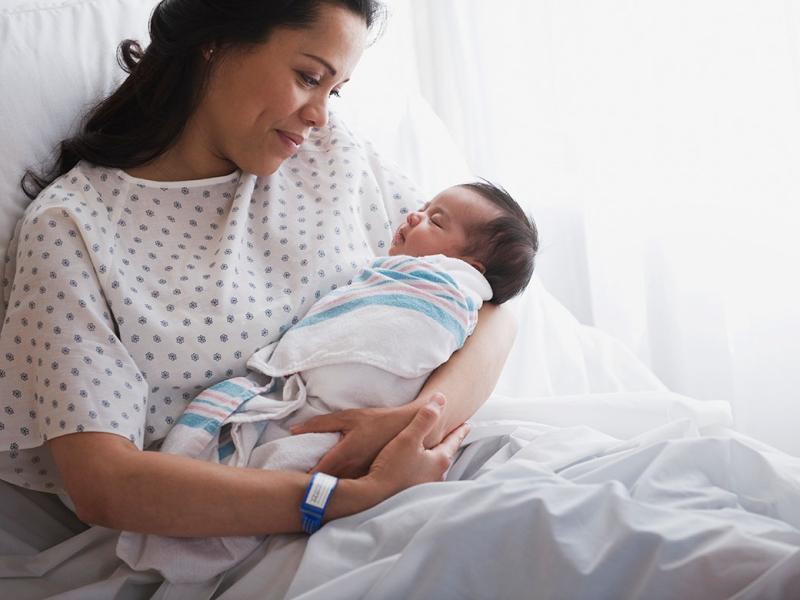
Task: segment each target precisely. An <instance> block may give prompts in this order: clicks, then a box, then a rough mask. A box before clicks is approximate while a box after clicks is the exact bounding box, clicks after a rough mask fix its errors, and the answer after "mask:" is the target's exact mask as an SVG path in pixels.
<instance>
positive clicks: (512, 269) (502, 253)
mask: <svg viewBox="0 0 800 600" xmlns="http://www.w3.org/2000/svg"><path fill="white" fill-rule="evenodd" d="M461 187H464V188H467V189H469V190H472V191H473V192H476V193H478V194H480V195H481V196H482V197H483V198H486V199H487V200H488V201H489V202H491V203H492V204H494V205H495V206H496V207H498V208H499V209H501V210H502V211H503V213H504V214H503V215H502V216H500V217H497V218H495V219H492V220H491V221H489V223H487V224H486V225H481V226H480V227H476V228H475V229H474V230H473V231H471V232H470V234H471V235H470V238H471V240H472V241H471V243H470V244H469V246H468V247H467V249H466V250H465V254H466V255H467V256H471V257H473V258H475V259H476V260H479V261H480V262H481V263H483V266H484V267H485V268H486V272H485V273H484V274H483V275H484V277H486V279H487V281H488V282H489V285H491V286H492V292H493V296H492V299H491V302H492V304H502V303H503V302H505V301H507V300H510V299H511V298H513V297H514V296H516V295H517V294H520V293H522V291H523V290H524V289H525V288H526V287H527V285H528V283H529V282H530V280H531V276H532V275H533V266H534V259H535V258H536V253H537V252H538V251H539V232H538V231H537V230H536V223H534V221H533V219H532V218H531V217H530V216H529V215H527V214H525V211H524V210H522V208H521V207H520V205H519V204H517V203H516V201H515V200H514V199H513V198H512V197H511V195H510V194H509V193H508V192H507V191H506V190H504V189H503V188H502V187H500V186H497V185H494V184H493V183H491V182H489V181H486V180H485V179H484V180H483V181H477V182H474V183H464V184H461Z"/></svg>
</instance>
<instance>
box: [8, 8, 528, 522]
mask: <svg viewBox="0 0 800 600" xmlns="http://www.w3.org/2000/svg"><path fill="white" fill-rule="evenodd" d="M378 12H379V7H378V6H377V4H376V3H375V2H374V1H372V0H341V1H338V0H294V1H288V0H287V1H281V2H256V1H252V0H251V1H245V0H240V1H234V0H228V1H226V2H205V1H198V0H165V1H164V2H161V3H160V4H159V5H158V7H157V8H156V9H155V12H154V14H153V16H152V19H151V23H150V33H151V38H152V39H151V44H150V45H149V46H148V47H147V48H146V49H144V50H142V49H141V48H140V47H139V46H138V45H137V44H136V43H135V42H132V41H130V40H128V41H125V42H124V43H123V44H122V46H121V51H120V52H121V59H122V61H123V62H124V65H125V66H126V70H127V71H128V72H129V76H128V77H127V79H126V80H125V81H124V82H123V83H122V85H121V86H120V87H119V88H118V89H117V90H116V91H115V92H114V93H113V94H111V95H110V96H109V97H108V98H106V99H105V100H103V101H102V102H101V103H100V104H99V105H97V106H96V107H95V108H94V109H93V110H92V111H91V112H90V114H89V115H88V116H87V117H86V119H85V120H84V125H83V127H82V129H81V130H80V131H79V133H78V134H77V135H76V136H75V137H73V138H70V139H68V140H65V141H64V142H63V143H62V144H61V146H60V154H59V158H58V162H57V163H56V166H55V168H54V171H53V172H52V173H51V174H49V175H44V176H43V175H36V174H34V173H29V174H28V175H27V177H26V182H25V183H26V186H27V187H26V191H27V192H29V195H31V196H32V197H33V196H36V199H35V201H34V202H33V203H32V204H31V206H30V207H29V209H28V211H27V212H26V214H25V217H24V220H23V222H22V225H21V229H20V231H19V233H18V235H17V251H16V257H17V264H16V272H15V277H14V285H13V288H12V290H11V296H10V299H9V302H8V313H7V319H6V322H5V323H4V326H3V329H2V338H1V339H0V342H1V343H2V344H1V345H2V348H3V356H0V394H2V397H3V398H4V402H6V403H7V406H6V410H5V414H3V415H2V417H0V420H2V422H3V425H4V426H3V428H2V430H0V478H2V479H4V480H6V481H8V482H10V483H13V484H16V485H20V486H24V487H27V488H30V489H33V490H39V491H44V492H52V493H58V494H60V495H61V496H62V497H63V498H64V499H65V500H66V501H67V502H68V503H71V504H72V505H73V506H74V509H75V511H76V513H77V515H78V516H79V517H80V518H81V519H82V520H83V521H85V522H87V523H92V524H99V525H104V526H106V527H110V528H113V529H120V530H128V531H137V532H145V533H157V534H162V535H170V536H215V535H258V534H269V533H278V532H296V531H301V524H302V522H301V512H300V510H299V508H300V505H301V503H302V502H303V501H304V499H305V494H306V491H307V488H308V487H309V483H310V479H311V477H312V475H311V474H308V473H300V472H289V471H266V470H258V469H247V468H234V467H227V466H222V465H219V464H213V463H208V462H202V461H199V460H193V459H190V458H187V457H182V456H177V455H171V454H166V453H159V452H156V451H151V450H152V449H155V448H157V447H158V444H159V442H160V441H161V440H163V438H164V437H165V436H166V434H167V433H168V432H169V430H170V429H171V427H172V426H173V425H174V424H175V422H176V421H177V419H178V418H179V417H180V415H181V413H182V412H183V409H184V408H185V407H186V405H187V404H188V402H189V400H191V398H193V397H194V396H195V395H196V394H197V391H198V390H200V389H203V388H206V387H208V386H210V385H212V384H213V383H215V382H217V381H220V380H223V379H226V378H229V377H232V376H236V375H242V374H244V371H245V360H246V358H247V357H248V356H249V355H251V354H252V353H253V352H255V351H256V350H257V349H258V348H260V347H262V346H264V345H266V344H268V343H271V342H273V341H275V340H276V339H277V338H278V337H280V335H281V334H282V333H283V332H284V331H285V330H286V329H287V328H288V327H290V326H291V324H292V323H293V322H296V321H297V318H298V315H302V313H303V312H304V311H305V310H307V309H308V305H309V304H310V303H311V302H313V299H314V298H315V297H319V295H320V294H321V293H324V292H325V291H328V290H329V289H330V287H331V281H333V279H332V277H333V274H334V273H335V272H336V271H337V270H338V268H339V266H340V265H341V264H351V263H354V262H355V261H357V260H358V259H361V258H363V257H365V256H368V255H369V254H370V252H371V250H370V248H369V245H368V244H367V243H366V242H365V241H364V240H361V239H359V238H357V235H358V233H359V232H360V231H361V230H362V229H363V228H362V227H361V225H360V223H361V221H358V220H357V219H363V218H364V217H363V216H359V215H358V214H357V211H353V210H348V209H347V208H346V206H347V201H348V200H347V198H345V196H346V193H345V192H344V191H342V196H341V198H340V197H339V196H338V192H336V191H332V190H330V189H329V187H328V186H322V188H321V191H319V192H318V194H320V195H319V196H316V198H315V197H314V196H315V195H316V194H315V193H311V192H310V191H309V190H294V189H289V182H288V181H286V180H285V179H284V178H282V177H281V176H280V173H278V174H277V175H276V172H278V170H279V168H280V167H281V165H282V164H283V163H284V162H285V161H287V160H296V156H295V155H296V154H297V153H298V151H299V150H302V149H303V146H304V144H308V141H307V140H308V138H309V136H310V135H312V132H313V131H316V130H318V129H320V128H324V127H325V126H326V124H327V121H328V100H329V97H330V96H333V95H338V94H339V93H340V92H341V90H342V88H343V86H344V85H345V83H346V82H347V81H348V79H349V78H350V76H351V73H353V70H354V68H355V66H356V63H357V62H358V60H359V58H360V56H361V54H362V51H363V50H364V47H365V45H366V40H367V34H368V32H369V30H370V28H371V27H372V26H373V22H374V21H375V20H376V18H377V17H378ZM293 156H295V158H294V159H292V158H291V157H293ZM273 175H274V176H273ZM270 176H273V177H270ZM276 187H277V188H279V189H280V190H281V191H282V192H285V193H283V194H282V195H279V196H276V195H275V193H274V192H275V189H274V188H276ZM45 188H46V189H45ZM284 188H285V189H284ZM326 188H327V189H326ZM384 214H385V212H384ZM420 218H423V219H424V218H426V217H425V216H424V215H422V217H420ZM316 228H319V231H325V232H328V231H333V230H336V231H337V232H338V231H340V230H341V231H345V232H348V231H349V232H351V237H350V238H348V240H347V241H349V243H342V244H341V245H339V244H338V243H334V241H332V240H331V239H330V236H328V237H326V236H325V235H323V234H317V229H316ZM309 231H311V232H310V233H309ZM513 335H514V325H513V323H512V322H511V320H510V318H509V317H508V316H507V315H506V313H504V312H503V311H502V310H499V309H497V308H496V307H495V306H492V305H490V304H487V305H484V308H482V309H481V311H480V318H479V324H478V326H477V328H476V330H475V333H474V334H473V336H472V337H471V338H470V339H469V340H468V341H467V343H466V345H465V346H464V348H463V349H462V350H461V351H460V352H458V353H456V354H455V355H453V357H452V358H451V359H450V360H449V361H448V362H447V363H446V364H444V365H443V366H442V367H440V368H439V369H437V370H436V371H435V372H434V373H433V374H432V375H431V377H430V378H429V379H428V381H427V383H426V384H425V385H424V387H423V388H422V390H421V392H420V393H419V395H418V396H417V398H416V400H415V401H414V402H412V403H411V404H408V405H406V406H402V407H399V408H372V409H353V410H347V411H341V412H337V413H334V414H331V415H326V416H320V417H317V418H315V419H312V420H311V421H309V422H307V423H305V424H304V425H302V426H301V427H300V428H299V430H298V431H300V432H305V433H308V432H330V431H340V432H342V434H343V436H342V439H341V441H340V442H339V443H338V444H337V445H336V446H335V447H334V448H333V449H332V450H331V451H330V452H328V453H327V454H326V455H325V456H324V457H323V459H322V460H321V462H320V463H319V464H318V465H317V467H316V471H319V472H324V473H327V474H329V475H332V476H336V477H340V478H341V479H340V481H339V483H338V486H337V487H336V489H335V491H334V492H333V493H332V494H331V496H330V500H329V502H328V504H327V508H326V511H325V518H326V520H328V519H335V518H338V517H342V516H346V515H350V514H353V513H355V512H358V511H361V510H364V509H366V508H369V507H371V506H374V505H375V504H377V503H378V502H381V501H382V500H384V499H386V498H388V497H390V496H391V495H393V494H395V493H397V492H399V491H401V490H403V489H405V488H407V487H409V486H412V485H415V484H418V483H423V482H430V481H436V480H440V479H441V478H442V476H443V473H444V472H445V470H446V469H447V467H448V465H449V464H450V461H451V459H452V458H453V456H454V454H455V453H456V451H457V449H458V447H459V444H460V442H461V441H462V440H463V438H464V436H465V435H466V432H467V427H466V426H465V425H463V423H464V421H465V420H466V419H467V418H469V417H470V416H471V415H472V414H473V413H474V412H475V411H476V410H477V408H478V407H479V406H480V405H481V403H483V402H484V401H485V400H486V398H487V397H488V395H489V393H490V392H491V390H492V388H493V386H494V384H495V382H496V380H497V378H498V376H499V373H500V370H501V368H502V365H503V362H504V360H505V357H506V355H507V353H508V351H509V349H510V346H511V343H512V339H513ZM439 392H441V393H439ZM445 397H446V398H447V401H446V402H445V400H444V398H445ZM220 506H224V507H226V510H219V509H218V507H220Z"/></svg>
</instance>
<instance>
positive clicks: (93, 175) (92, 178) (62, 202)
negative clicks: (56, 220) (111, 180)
mask: <svg viewBox="0 0 800 600" xmlns="http://www.w3.org/2000/svg"><path fill="white" fill-rule="evenodd" d="M109 176H110V170H109V169H106V168H104V167H98V166H96V165H92V164H90V163H86V162H84V161H81V162H79V163H78V164H76V165H75V166H74V167H72V168H71V169H70V170H69V171H67V172H66V173H64V174H63V175H61V176H59V177H57V178H56V179H55V180H53V181H52V182H51V183H50V185H48V186H47V187H46V188H44V189H43V190H42V191H41V192H39V195H38V196H36V198H35V199H34V200H33V201H32V202H31V203H30V204H29V205H28V207H27V209H26V210H25V215H24V217H23V221H27V220H30V219H32V218H35V217H37V216H38V215H40V214H42V213H45V212H47V211H50V210H53V209H75V208H81V207H84V208H88V207H89V203H90V201H95V202H96V201H97V199H98V197H99V194H98V191H97V187H98V186H97V183H98V182H99V181H103V180H106V179H108V177H109ZM76 212H78V214H80V213H82V212H83V210H82V209H81V210H77V211H76Z"/></svg>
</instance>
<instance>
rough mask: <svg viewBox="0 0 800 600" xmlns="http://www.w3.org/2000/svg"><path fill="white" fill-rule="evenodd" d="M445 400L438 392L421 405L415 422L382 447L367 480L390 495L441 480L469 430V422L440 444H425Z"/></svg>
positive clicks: (413, 420)
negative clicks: (425, 403) (432, 445)
mask: <svg viewBox="0 0 800 600" xmlns="http://www.w3.org/2000/svg"><path fill="white" fill-rule="evenodd" d="M444 402H445V399H444V396H443V395H441V394H436V395H435V396H434V399H433V400H432V401H431V402H430V403H429V404H427V405H426V406H423V407H422V408H420V409H419V410H418V411H417V412H416V414H415V415H414V418H413V419H412V420H411V423H409V424H408V426H407V427H405V428H404V429H403V430H402V431H401V432H400V433H398V434H397V435H396V436H395V438H394V439H393V440H391V441H390V442H389V443H388V444H387V445H386V447H385V448H384V449H383V450H381V452H380V453H379V454H378V456H377V457H376V458H375V460H374V461H373V463H372V466H371V467H370V469H369V473H368V474H367V475H366V477H364V478H363V480H364V481H372V482H374V483H375V484H376V485H377V486H378V487H379V489H381V490H384V492H385V493H386V494H388V495H389V496H391V495H394V494H396V493H397V492H400V491H402V490H404V489H406V488H408V487H411V486H412V485H417V484H420V483H428V482H432V481H441V480H442V479H443V478H444V474H445V472H446V471H447V469H448V468H449V467H450V463H451V462H452V461H453V457H454V456H455V455H456V452H458V449H459V447H460V446H461V442H463V441H464V438H465V437H466V436H467V433H469V425H468V424H466V423H464V424H463V425H461V426H460V427H457V428H456V429H454V430H453V431H452V432H451V433H450V434H449V435H447V437H445V438H444V439H443V440H442V442H441V443H440V444H439V445H437V446H434V447H433V448H426V447H425V445H424V440H425V438H426V436H428V435H429V434H430V432H431V431H433V429H434V428H435V427H436V426H437V425H438V424H439V423H438V422H439V420H440V419H441V418H442V412H443V410H442V409H443V406H444Z"/></svg>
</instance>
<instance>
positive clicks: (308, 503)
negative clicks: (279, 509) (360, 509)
mask: <svg viewBox="0 0 800 600" xmlns="http://www.w3.org/2000/svg"><path fill="white" fill-rule="evenodd" d="M337 483H339V479H338V478H336V477H333V476H332V475H326V474H325V473H314V475H312V476H311V481H309V482H308V487H307V488H306V495H305V497H304V498H303V502H302V503H301V504H300V514H301V515H302V516H303V531H305V532H306V533H308V534H311V533H314V532H315V531H316V530H317V529H319V528H320V527H322V517H323V516H324V515H325V508H326V507H327V506H328V501H329V500H330V498H331V494H332V493H333V490H334V489H336V484H337Z"/></svg>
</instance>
